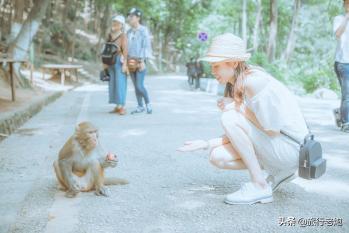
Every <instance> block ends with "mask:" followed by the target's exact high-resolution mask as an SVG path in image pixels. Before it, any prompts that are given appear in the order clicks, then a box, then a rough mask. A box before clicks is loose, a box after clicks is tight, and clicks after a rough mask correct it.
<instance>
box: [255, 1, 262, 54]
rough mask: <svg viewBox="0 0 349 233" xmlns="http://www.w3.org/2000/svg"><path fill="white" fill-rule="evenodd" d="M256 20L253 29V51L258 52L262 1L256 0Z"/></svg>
mask: <svg viewBox="0 0 349 233" xmlns="http://www.w3.org/2000/svg"><path fill="white" fill-rule="evenodd" d="M256 7H257V10H256V21H255V23H254V29H253V51H254V52H256V51H257V50H258V47H259V36H260V34H259V25H260V22H261V20H262V1H261V0H256Z"/></svg>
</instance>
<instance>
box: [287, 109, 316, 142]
mask: <svg viewBox="0 0 349 233" xmlns="http://www.w3.org/2000/svg"><path fill="white" fill-rule="evenodd" d="M301 113H302V115H303V119H304V122H305V125H306V126H307V129H308V134H307V135H306V136H305V139H306V138H308V137H310V138H312V139H314V135H313V134H312V133H311V131H310V128H309V125H308V122H307V120H306V119H305V116H304V113H303V112H302V111H301ZM280 133H281V134H283V135H285V136H286V137H288V138H289V139H291V140H292V141H294V142H296V143H297V144H298V145H300V146H302V145H303V143H302V142H301V141H298V140H297V139H296V138H295V137H293V136H292V135H290V134H289V133H287V132H286V131H284V130H280ZM305 139H304V140H305Z"/></svg>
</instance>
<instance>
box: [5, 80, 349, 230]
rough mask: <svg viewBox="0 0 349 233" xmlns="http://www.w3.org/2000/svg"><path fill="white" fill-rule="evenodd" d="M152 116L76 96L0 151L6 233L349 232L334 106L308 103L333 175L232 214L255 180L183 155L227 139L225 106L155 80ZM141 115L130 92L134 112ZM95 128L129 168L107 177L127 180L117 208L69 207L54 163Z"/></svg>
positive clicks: (95, 200)
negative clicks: (88, 127) (240, 192)
mask: <svg viewBox="0 0 349 233" xmlns="http://www.w3.org/2000/svg"><path fill="white" fill-rule="evenodd" d="M146 84H147V86H148V87H149V90H150V96H151V97H152V100H153V107H154V113H153V114H152V115H146V114H142V115H137V116H134V115H126V116H116V115H112V114H109V113H107V112H108V111H109V110H111V108H112V106H110V105H108V104H107V101H106V99H107V93H106V86H92V85H85V86H83V87H80V88H78V89H75V90H74V91H71V92H67V93H66V94H65V95H64V96H63V97H61V98H60V99H58V100H57V101H56V102H54V103H53V104H51V105H49V106H48V107H46V108H45V109H44V110H43V111H41V112H40V113H39V114H38V115H36V116H35V117H34V118H32V119H31V120H29V121H28V122H27V123H26V124H24V125H23V127H21V128H20V129H19V130H18V132H17V133H15V134H13V135H12V136H10V137H9V138H8V139H6V140H4V141H3V142H1V143H0V187H1V188H0V216H1V218H0V232H1V233H3V232H23V233H30V232H49V233H51V232H60V233H62V232H64V233H69V232H74V233H75V232H77V233H80V232H81V233H90V232H91V233H95V232H103V233H105V232H113V233H119V232H120V233H128V232H131V233H133V232H134V233H140V232H149V233H150V232H151V233H160V232H171V233H172V232H185V233H186V232H195V233H196V232H201V233H203V232H217V233H230V232H349V223H348V221H349V211H348V209H349V178H348V177H349V144H348V141H349V140H348V139H349V136H348V135H347V134H344V133H341V132H338V131H337V130H336V129H335V127H334V126H333V120H332V116H331V111H330V109H332V108H333V107H335V105H336V103H334V102H333V101H314V100H313V99H308V98H305V99H302V101H301V103H302V106H303V109H304V112H305V114H306V117H307V119H308V120H309V122H310V125H311V128H312V129H313V131H314V132H315V133H316V134H317V135H318V138H319V139H320V140H321V141H322V143H323V146H324V150H325V156H326V158H327V159H328V172H327V174H326V175H325V176H324V177H323V178H322V179H320V180H316V181H305V180H302V179H299V178H298V179H296V180H295V181H293V182H292V183H290V184H288V185H286V186H283V187H282V188H281V189H280V190H279V191H278V192H277V193H275V195H274V202H273V203H271V204H265V205H262V204H259V205H252V206H230V205H226V204H224V203H223V199H224V196H225V195H226V194H228V193H230V192H232V191H234V190H237V189H238V188H239V186H240V183H241V182H245V181H247V180H248V174H247V172H246V171H222V170H219V169H216V168H215V167H213V166H211V165H210V164H209V162H208V156H207V154H206V153H205V152H195V153H190V154H181V153H178V152H176V151H175V149H176V148H177V147H178V146H180V145H181V144H182V142H183V141H185V140H188V139H196V138H203V139H208V138H212V137H215V136H218V135H221V134H222V132H223V131H222V129H221V128H220V124H219V116H220V114H219V111H218V110H217V109H216V107H215V103H216V98H217V97H216V96H213V95H210V94H207V93H203V92H191V91H189V90H188V88H187V87H186V82H185V79H184V78H183V77H178V76H166V77H165V76H164V77H148V79H147V83H146ZM134 105H135V98H134V94H133V89H132V85H131V83H129V92H128V107H129V108H131V107H133V106H134ZM84 119H88V120H90V121H92V122H94V123H95V124H96V125H97V126H98V127H99V128H100V132H101V140H102V142H103V144H104V145H105V147H107V148H108V149H109V150H111V151H114V152H116V153H117V154H118V155H119V159H120V165H119V166H118V167H117V168H116V169H114V170H109V171H108V173H107V176H116V177H122V178H127V179H128V180H129V181H130V184H129V185H126V186H114V187H110V193H111V196H110V197H109V198H104V197H97V196H95V195H94V194H93V193H83V194H80V195H79V196H78V197H77V198H75V199H66V198H64V197H63V193H62V192H60V191H58V190H57V187H56V180H55V178H54V174H53V170H52V166H51V165H52V162H53V160H54V159H55V158H56V156H57V152H58V150H59V149H60V147H61V146H62V145H63V144H64V142H65V140H66V138H67V137H68V136H69V135H70V134H71V133H72V132H73V129H74V125H75V124H76V123H77V122H79V121H80V120H84ZM279 217H285V218H287V217H295V218H296V220H298V219H299V218H312V217H314V218H343V221H344V222H343V226H342V227H338V226H334V227H305V228H303V227H300V226H299V225H296V226H293V227H292V226H279V224H278V221H279Z"/></svg>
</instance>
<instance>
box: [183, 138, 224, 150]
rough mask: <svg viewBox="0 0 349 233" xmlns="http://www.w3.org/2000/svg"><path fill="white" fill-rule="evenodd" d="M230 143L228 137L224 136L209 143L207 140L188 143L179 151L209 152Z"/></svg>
mask: <svg viewBox="0 0 349 233" xmlns="http://www.w3.org/2000/svg"><path fill="white" fill-rule="evenodd" d="M228 143H229V139H228V137H227V136H225V135H223V136H222V137H220V138H214V139H211V140H208V141H205V140H193V141H187V142H185V143H184V146H181V147H179V148H178V149H177V151H181V152H189V151H196V150H207V149H212V148H215V147H218V146H221V145H224V144H228Z"/></svg>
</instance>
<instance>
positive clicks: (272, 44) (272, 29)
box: [267, 0, 278, 62]
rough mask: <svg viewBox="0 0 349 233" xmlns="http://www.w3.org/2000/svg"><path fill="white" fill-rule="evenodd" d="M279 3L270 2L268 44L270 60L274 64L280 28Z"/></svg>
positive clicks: (272, 0) (273, 0) (275, 0)
mask: <svg viewBox="0 0 349 233" xmlns="http://www.w3.org/2000/svg"><path fill="white" fill-rule="evenodd" d="M277 5H278V2H277V0H270V22H269V42H268V49H267V54H268V59H269V61H270V62H272V61H273V60H274V59H275V50H276V44H277V42H276V40H277V27H278V6H277Z"/></svg>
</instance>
